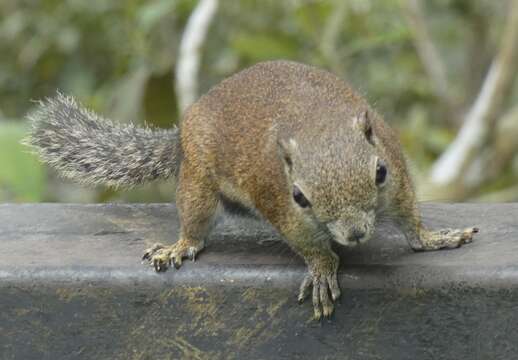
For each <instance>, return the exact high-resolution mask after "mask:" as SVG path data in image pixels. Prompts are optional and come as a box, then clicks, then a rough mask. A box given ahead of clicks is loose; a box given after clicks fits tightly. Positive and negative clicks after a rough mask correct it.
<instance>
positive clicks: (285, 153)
mask: <svg viewBox="0 0 518 360" xmlns="http://www.w3.org/2000/svg"><path fill="white" fill-rule="evenodd" d="M277 148H278V151H279V156H280V158H281V159H282V162H283V163H284V165H285V166H286V169H287V170H288V171H289V172H291V169H292V167H293V161H292V155H291V154H292V153H293V151H294V150H295V149H296V148H297V143H296V142H295V140H293V139H290V140H288V141H285V140H283V139H278V140H277Z"/></svg>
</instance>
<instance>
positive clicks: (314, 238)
mask: <svg viewBox="0 0 518 360" xmlns="http://www.w3.org/2000/svg"><path fill="white" fill-rule="evenodd" d="M30 119H31V120H32V126H33V127H32V133H31V136H30V137H29V138H28V141H27V142H28V143H29V144H30V145H32V146H33V147H34V148H36V149H37V151H38V153H39V154H40V155H41V157H42V159H43V160H44V161H46V162H47V163H49V164H51V165H53V166H54V167H55V168H57V169H58V170H59V171H60V172H61V173H62V174H63V175H64V176H67V177H70V178H73V179H75V180H78V181H80V182H84V183H88V184H100V183H102V184H107V185H111V186H132V185H136V184H140V183H142V182H145V181H148V180H153V179H156V178H167V177H169V176H176V177H177V179H178V186H177V196H176V200H177V205H178V210H179V215H180V221H181V229H180V238H179V240H178V241H177V242H176V243H175V244H173V245H168V246H166V245H161V244H156V245H154V246H153V247H152V248H150V249H148V250H146V252H145V255H144V259H148V260H149V261H150V262H151V263H152V264H153V265H154V267H155V269H156V271H164V270H166V269H167V268H168V266H169V265H171V263H172V264H173V265H174V266H175V267H176V268H178V267H180V266H181V264H182V260H183V259H184V258H191V259H194V257H195V256H196V254H197V253H198V252H200V251H201V250H202V249H203V247H204V244H205V239H206V237H207V235H208V234H209V231H210V229H211V224H212V219H213V217H214V215H215V213H216V209H217V207H218V204H219V203H222V202H227V201H230V202H233V203H238V204H240V205H242V206H244V207H247V208H250V209H254V210H255V211H257V212H258V213H259V214H261V215H262V217H264V218H265V219H266V220H267V221H269V222H270V223H271V224H272V225H273V226H274V227H275V228H276V229H277V230H278V231H279V232H280V233H281V234H282V235H283V237H284V238H285V240H286V241H287V242H288V244H289V245H290V246H291V248H292V249H293V250H294V251H295V252H297V253H298V254H299V255H300V256H302V257H303V258H304V260H305V262H306V264H307V266H308V274H307V276H306V277H305V278H304V280H303V281H302V284H301V286H300V292H299V295H298V299H299V301H303V300H304V299H305V298H306V297H307V296H308V295H309V294H310V292H311V288H312V298H313V307H314V316H315V318H318V319H319V318H321V317H322V315H323V316H326V317H327V316H330V315H331V314H332V312H333V308H334V306H333V302H334V301H335V300H336V299H337V298H338V297H339V296H340V288H339V286H338V281H337V269H338V263H339V259H338V256H337V255H336V254H335V253H334V252H333V251H332V250H331V246H330V240H331V239H334V240H335V241H336V242H338V243H340V244H342V245H346V246H349V245H356V244H358V243H363V242H365V241H367V240H368V239H369V238H370V237H371V235H372V233H373V229H374V223H375V220H376V216H377V215H378V216H379V215H380V214H390V217H391V218H393V219H395V221H396V222H397V224H398V225H399V226H400V227H401V229H402V231H403V232H404V234H405V236H406V238H407V240H408V242H409V244H410V246H411V247H412V249H415V250H437V249H442V248H455V247H459V246H461V245H462V244H464V243H468V242H471V241H472V237H473V234H474V233H476V232H477V231H478V229H477V228H467V229H464V230H452V229H447V230H441V231H430V230H428V229H427V228H425V227H424V226H423V224H422V223H421V220H420V215H419V210H418V207H417V204H416V198H415V193H414V190H413V188H412V183H411V180H410V177H409V175H408V171H407V167H406V165H405V160H404V157H403V155H402V152H401V149H400V145H399V142H398V140H397V137H396V136H395V134H394V133H393V131H392V130H391V129H390V128H389V126H388V125H387V124H386V123H385V122H384V121H383V119H382V118H381V117H380V116H379V115H378V114H377V113H376V112H375V111H373V110H372V109H371V108H370V107H369V105H368V104H367V102H366V101H365V100H364V99H363V98H362V97H360V96H359V95H358V94H357V93H355V92H354V91H353V90H352V89H351V88H350V87H349V86H348V85H347V84H346V83H345V82H344V81H342V80H341V79H339V78H338V77H337V76H335V75H333V74H331V73H329V72H327V71H324V70H320V69H317V68H315V67H311V66H307V65H303V64H299V63H295V62H290V61H270V62H263V63H259V64H257V65H254V66H252V67H250V68H248V69H246V70H243V71H241V72H239V73H237V74H235V75H233V76H231V77H230V78H228V79H226V80H224V81H222V82H221V83H220V84H219V85H217V86H215V87H214V88H212V89H211V90H210V91H209V92H208V93H207V94H206V95H204V96H202V97H201V98H200V99H199V100H198V101H197V102H196V103H195V104H193V105H192V106H191V107H190V108H189V109H188V110H187V111H186V113H185V116H184V117H183V121H182V122H181V128H180V129H176V128H175V129H172V130H150V129H143V128H135V127H133V126H131V125H130V126H117V125H114V124H113V123H112V122H110V121H108V120H106V119H103V118H101V117H99V116H97V115H96V114H94V113H92V112H90V111H88V110H85V109H84V108H82V107H81V106H80V105H78V104H77V103H76V102H75V101H74V100H73V99H72V98H70V97H66V96H63V95H61V94H58V95H57V97H56V98H54V99H48V100H46V101H44V102H41V103H40V106H39V109H38V110H37V111H36V112H34V113H33V114H32V115H31V116H30Z"/></svg>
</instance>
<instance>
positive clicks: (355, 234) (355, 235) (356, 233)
mask: <svg viewBox="0 0 518 360" xmlns="http://www.w3.org/2000/svg"><path fill="white" fill-rule="evenodd" d="M364 236H365V231H361V230H358V229H354V230H353V231H351V236H350V238H351V240H354V241H356V242H360V240H361V239H362V238H363V237H364Z"/></svg>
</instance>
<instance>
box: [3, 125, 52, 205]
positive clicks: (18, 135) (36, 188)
mask: <svg viewBox="0 0 518 360" xmlns="http://www.w3.org/2000/svg"><path fill="white" fill-rule="evenodd" d="M26 134H27V127H26V126H22V125H21V124H17V123H0V197H1V198H4V199H8V200H9V201H41V200H42V198H43V192H44V190H45V185H46V179H45V171H44V168H43V165H42V164H41V163H40V162H39V160H38V159H37V157H36V156H35V155H33V154H31V153H29V151H30V149H29V148H28V147H26V146H24V145H22V144H20V140H21V139H22V138H23V137H24V136H26Z"/></svg>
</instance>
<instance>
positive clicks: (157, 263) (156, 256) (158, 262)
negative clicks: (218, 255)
mask: <svg viewBox="0 0 518 360" xmlns="http://www.w3.org/2000/svg"><path fill="white" fill-rule="evenodd" d="M201 249H202V247H201V246H192V245H191V243H188V242H186V241H184V240H181V239H180V240H179V241H178V242H176V243H175V244H173V245H171V246H163V245H161V244H155V245H153V246H152V247H150V248H149V249H146V251H145V253H144V255H143V256H142V260H147V261H148V262H149V263H150V264H151V265H152V266H153V267H154V269H155V271H156V272H164V271H166V270H167V269H168V268H169V267H171V265H172V266H174V268H175V269H179V268H180V267H181V266H182V260H183V259H184V258H190V259H191V260H192V261H194V260H195V258H196V253H197V252H198V251H200V250H201Z"/></svg>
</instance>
